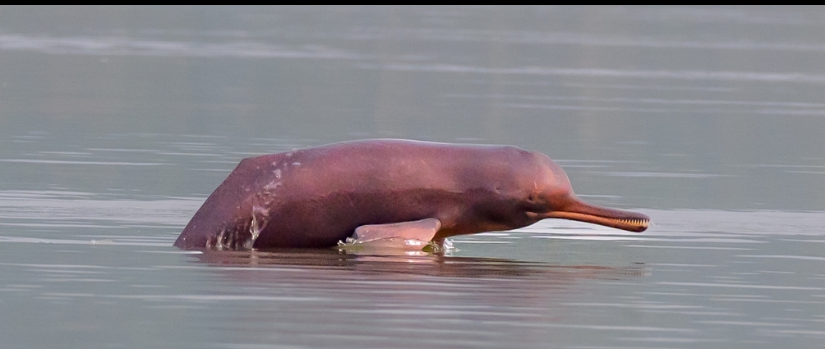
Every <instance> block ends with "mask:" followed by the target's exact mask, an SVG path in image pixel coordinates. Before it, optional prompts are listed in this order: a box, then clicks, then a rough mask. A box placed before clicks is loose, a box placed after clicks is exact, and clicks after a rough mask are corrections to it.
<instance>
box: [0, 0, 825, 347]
mask: <svg viewBox="0 0 825 349" xmlns="http://www.w3.org/2000/svg"><path fill="white" fill-rule="evenodd" d="M823 33H825V9H823V8H821V7H800V8H796V7H790V8H787V7H770V8H762V7H757V8H751V7H643V8H637V7H609V8H600V7H587V8H576V7H573V8H567V7H562V8H556V7H540V8H523V7H424V8H418V7H415V8H406V7H405V8H394V7H391V8H373V7H366V8H362V7H358V8H318V7H310V8H304V7H288V8H247V7H242V8H234V7H218V8H176V7H172V8H165V7H164V8H155V7H148V8H144V7H139V8H131V7H100V8H98V7H91V8H89V7H68V8H64V7H48V8H30V7H0V314H2V316H0V347H2V348H122V347H126V348H146V347H158V348H161V347H162V348H170V347H176V348H204V347H207V348H435V347H445V348H448V347H449V348H548V347H555V348H775V347H777V346H780V345H781V346H783V347H789V348H790V347H792V348H818V347H821V346H822V343H823V340H825V199H823V194H824V193H825V152H823V149H825V100H823V98H822V96H825V73H824V72H825V35H823ZM382 137H389V138H412V139H420V140H431V141H442V142H456V143H488V144H512V145H516V146H520V147H522V148H526V149H531V150H538V151H541V152H544V153H546V154H548V155H550V156H551V157H552V158H554V159H556V160H557V162H558V163H559V164H560V165H562V167H564V168H565V170H566V171H567V173H568V175H569V177H570V179H571V182H572V183H573V187H574V189H575V190H576V192H577V193H578V194H579V196H581V197H583V198H584V199H586V200H588V201H590V202H593V203H596V204H600V205H605V206H611V207H617V208H623V209H632V210H637V211H640V212H643V213H645V214H648V215H649V216H651V218H652V222H653V225H652V226H651V228H650V229H649V230H648V231H646V232H644V233H642V234H634V233H624V232H621V231H617V230H612V229H609V228H604V227H599V226H593V225H587V224H580V223H576V222H569V221H560V220H548V221H543V222H540V223H538V224H536V225H534V226H531V227H528V228H524V229H521V230H517V231H513V232H491V233H485V234H478V235H473V236H462V237H456V238H455V239H454V241H453V243H454V245H455V247H456V249H455V250H454V251H451V252H449V253H447V254H446V255H444V256H439V255H423V256H406V255H381V254H370V253H362V254H344V253H339V252H338V251H335V250H305V251H302V250H284V251H274V252H252V253H249V252H246V253H205V254H202V253H197V252H195V253H193V252H184V251H180V250H178V249H176V248H174V247H172V246H171V244H172V242H173V241H174V240H175V238H176V237H177V235H178V234H179V233H180V231H181V230H182V229H183V227H184V226H185V225H186V223H187V222H188V220H189V218H190V217H191V216H192V215H193V214H194V212H195V211H196V210H197V209H198V207H199V206H200V204H201V203H202V202H203V201H204V200H205V198H206V196H208V195H209V194H210V193H211V191H212V190H213V189H214V188H215V187H217V185H218V184H220V182H221V181H222V180H223V179H224V178H225V177H226V176H227V175H228V173H229V172H230V171H231V170H232V169H233V168H234V166H235V165H236V164H237V163H238V161H240V159H242V158H244V157H248V156H253V155H260V154H266V153H274V152H280V151H286V150H290V149H295V148H302V147H307V146H314V145H320V144H325V143H331V142H336V141H343V140H352V139H361V138H382Z"/></svg>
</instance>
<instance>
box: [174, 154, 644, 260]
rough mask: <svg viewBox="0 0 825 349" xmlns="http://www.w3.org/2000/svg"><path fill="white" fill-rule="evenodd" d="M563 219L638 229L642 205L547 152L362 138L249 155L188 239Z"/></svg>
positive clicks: (200, 214)
mask: <svg viewBox="0 0 825 349" xmlns="http://www.w3.org/2000/svg"><path fill="white" fill-rule="evenodd" d="M545 218H563V219H571V220H576V221H582V222H588V223H595V224H600V225H604V226H608V227H613V228H618V229H624V230H628V231H634V232H641V231H644V230H645V229H647V226H648V223H649V218H648V217H647V216H645V215H643V214H639V213H634V212H627V211H621V210H616V209H610V208H604V207H598V206H595V205H591V204H588V203H585V202H583V201H581V200H580V199H578V198H577V197H576V196H575V195H574V194H573V189H572V188H571V187H570V181H569V180H568V178H567V175H566V174H565V173H564V171H563V170H562V169H561V167H559V166H558V165H556V164H555V163H554V162H553V161H552V160H550V158H549V157H547V156H546V155H544V154H542V153H538V152H534V151H527V150H523V149H519V148H516V147H512V146H498V145H463V144H461V145H459V144H445V143H431V142H421V141H410V140H390V139H384V140H362V141H352V142H343V143H335V144H329V145H324V146H319V147H314V148H307V149H301V150H293V151H288V152H283V153H278V154H271V155H263V156H258V157H252V158H247V159H244V160H242V161H241V162H240V164H239V165H238V167H237V168H235V170H234V171H232V173H230V174H229V177H227V178H226V180H224V181H223V183H222V184H221V185H220V186H219V187H218V188H217V189H215V191H214V192H213V193H212V195H210V196H209V198H208V199H206V202H204V203H203V206H201V208H200V209H199V210H198V211H197V212H196V213H195V215H194V217H192V220H191V221H190V222H189V224H188V225H187V226H186V228H184V229H183V232H181V234H180V236H179V237H178V239H177V241H175V246H177V247H179V248H182V249H187V250H188V249H218V250H244V249H267V248H280V247H298V248H301V247H308V248H310V247H312V248H319V247H332V246H336V245H337V244H338V243H339V241H342V240H346V239H347V238H349V237H355V238H358V239H363V240H373V239H383V238H403V239H416V240H421V241H433V242H435V243H436V244H438V243H443V241H444V239H445V238H447V237H450V236H455V235H464V234H475V233H479V232H486V231H497V230H510V229H516V228H520V227H524V226H528V225H530V224H533V223H536V222H538V221H539V220H542V219H545Z"/></svg>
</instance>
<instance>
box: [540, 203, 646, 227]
mask: <svg viewBox="0 0 825 349" xmlns="http://www.w3.org/2000/svg"><path fill="white" fill-rule="evenodd" d="M571 199H572V200H571V201H570V203H569V204H568V205H567V206H565V207H564V208H563V209H561V210H558V211H551V212H548V213H546V214H544V215H543V216H544V218H562V219H570V220H574V221H580V222H585V223H593V224H599V225H604V226H607V227H611V228H616V229H622V230H627V231H633V232H643V231H645V230H646V229H647V225H648V224H649V223H650V217H648V216H646V215H643V214H641V213H636V212H629V211H622V210H616V209H612V208H606V207H599V206H596V205H591V204H588V203H586V202H584V201H581V200H579V199H578V198H575V197H573V198H571Z"/></svg>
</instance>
